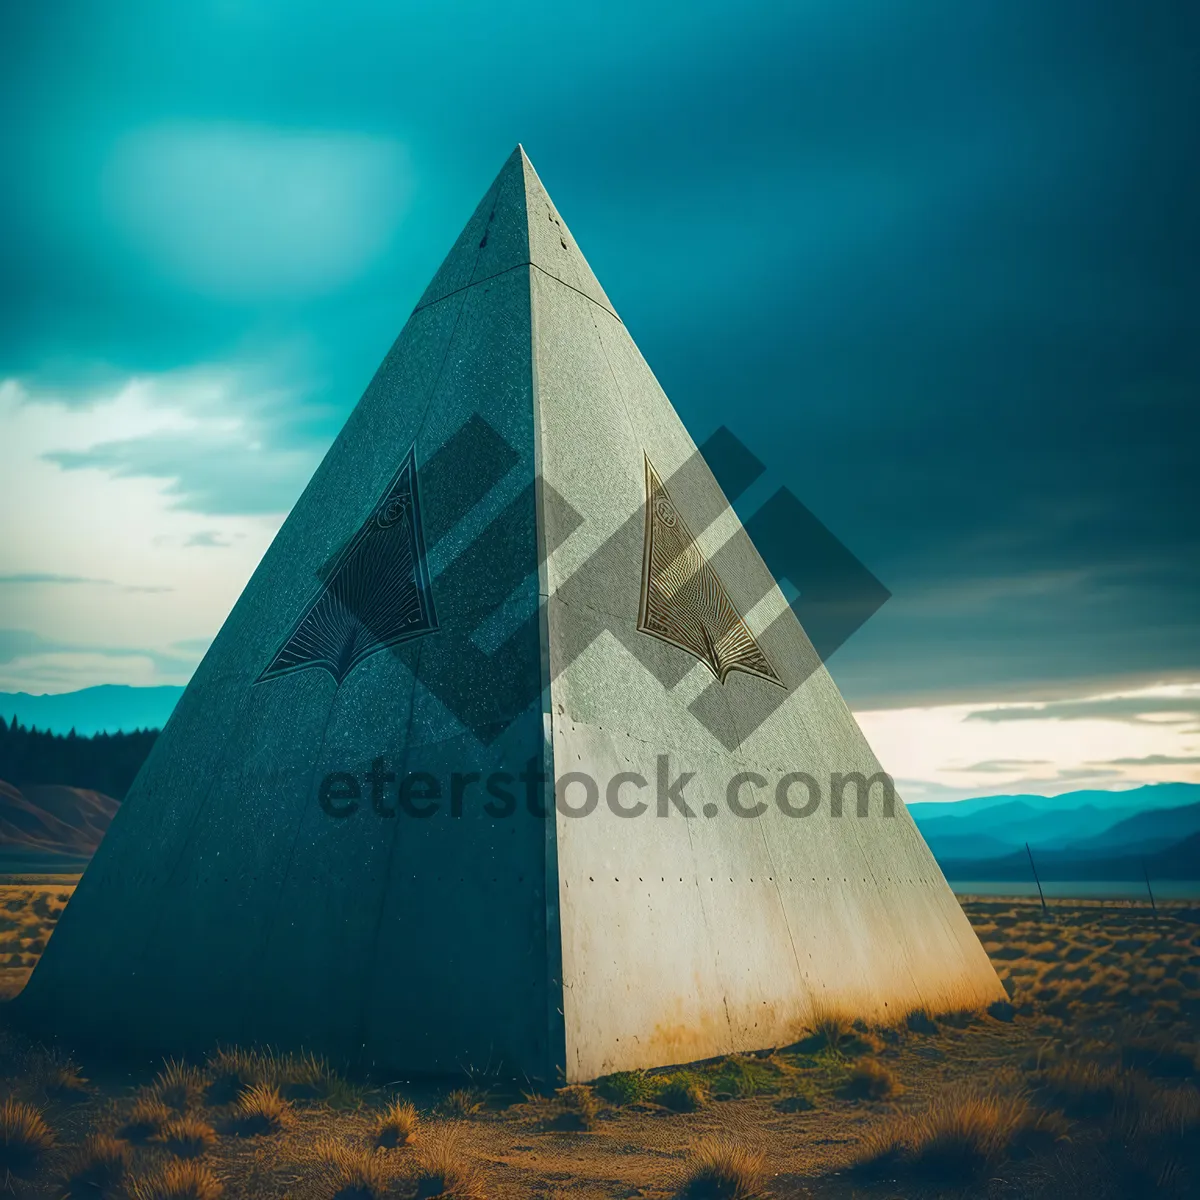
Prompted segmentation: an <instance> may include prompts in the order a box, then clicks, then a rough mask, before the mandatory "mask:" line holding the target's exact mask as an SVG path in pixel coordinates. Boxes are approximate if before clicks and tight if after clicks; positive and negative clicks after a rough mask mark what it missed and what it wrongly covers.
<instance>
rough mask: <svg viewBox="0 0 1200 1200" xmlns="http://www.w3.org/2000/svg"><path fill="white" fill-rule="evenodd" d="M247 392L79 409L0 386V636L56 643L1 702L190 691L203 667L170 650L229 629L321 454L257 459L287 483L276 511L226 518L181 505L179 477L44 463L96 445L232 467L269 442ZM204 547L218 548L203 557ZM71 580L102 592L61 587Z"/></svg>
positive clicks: (153, 395)
mask: <svg viewBox="0 0 1200 1200" xmlns="http://www.w3.org/2000/svg"><path fill="white" fill-rule="evenodd" d="M246 386H247V385H246V380H245V379H244V378H242V377H241V376H239V374H238V373H237V372H236V371H233V370H231V369H226V368H222V369H219V370H218V369H212V370H208V371H204V370H196V371H190V372H183V373H177V374H171V375H162V376H156V377H146V378H139V379H133V380H129V381H128V382H127V383H125V384H124V385H123V386H120V387H117V388H115V389H113V390H110V391H106V392H101V393H98V394H97V395H96V396H95V397H93V398H92V400H91V401H90V402H89V403H87V404H84V405H80V404H79V402H78V398H77V397H72V399H71V403H70V404H67V403H62V402H59V401H58V400H57V399H56V398H55V397H54V395H53V394H46V393H41V392H39V393H37V394H30V392H29V391H27V390H26V388H25V387H24V386H23V385H22V384H21V383H19V382H18V381H16V380H11V379H10V380H7V381H4V382H0V425H2V426H3V428H4V431H5V437H4V438H3V439H2V440H0V489H2V490H0V504H3V510H4V511H5V513H6V517H7V518H8V519H6V520H5V521H4V522H3V523H2V524H0V562H3V563H4V564H5V567H6V568H7V570H6V572H5V573H6V574H7V575H10V576H12V577H14V578H13V581H12V582H9V583H6V584H5V585H4V587H3V588H0V629H9V630H25V631H28V632H29V633H31V634H33V635H36V637H37V638H40V639H42V640H43V641H44V642H45V643H46V645H45V646H44V647H42V649H41V651H38V650H37V649H36V647H35V648H33V649H31V652H30V653H28V654H23V655H21V656H20V657H18V658H15V659H12V660H10V661H9V662H8V663H7V664H6V665H5V667H4V671H3V676H4V678H3V685H4V688H6V689H8V690H12V689H18V690H19V689H21V688H22V687H23V688H24V689H25V690H53V691H66V690H70V689H72V688H76V687H84V686H88V685H89V684H92V683H98V682H116V681H118V679H119V681H121V682H130V683H132V682H138V683H182V682H186V680H187V678H188V675H189V674H190V669H191V668H190V666H189V661H190V659H191V658H194V656H189V657H182V658H181V656H180V655H179V653H178V651H177V650H174V649H172V645H173V644H178V643H186V642H189V641H190V640H192V639H196V638H198V637H202V636H204V637H211V636H212V634H213V633H215V632H216V630H217V629H218V628H219V627H220V625H221V622H222V621H223V620H224V618H225V616H226V615H227V614H228V612H229V610H230V608H232V606H233V604H234V602H235V601H236V599H237V597H238V595H239V594H240V592H241V590H242V588H243V587H244V586H245V583H246V581H247V580H248V579H249V577H250V575H251V573H252V572H253V570H254V568H255V566H256V565H257V564H258V561H259V559H260V558H261V557H262V555H263V553H264V552H265V551H266V548H267V546H268V545H269V544H270V541H271V539H272V537H274V535H275V532H276V531H277V529H278V527H279V525H280V524H281V523H282V520H283V516H284V513H285V512H286V510H287V509H288V508H289V507H290V506H291V503H292V502H293V501H294V499H295V496H296V495H297V494H298V493H299V491H300V488H301V487H302V486H303V483H304V482H305V480H306V479H307V478H308V475H309V474H310V473H311V471H312V469H313V468H314V467H315V466H316V462H317V460H318V458H319V452H318V450H317V448H315V447H314V448H313V449H311V450H309V451H299V450H294V449H285V450H280V451H272V450H270V449H267V448H262V447H260V449H259V450H258V451H257V452H255V453H256V455H257V456H258V458H259V459H261V461H262V463H263V467H264V471H265V472H266V473H267V474H269V475H270V474H272V473H274V477H278V476H280V475H281V474H282V475H286V476H288V477H289V479H290V482H286V486H285V485H280V486H279V488H278V489H277V494H278V496H279V500H278V502H277V503H276V504H275V505H274V508H273V510H272V511H261V512H259V513H251V514H247V513H246V512H244V511H242V512H237V511H234V512H225V513H223V514H222V515H219V516H216V517H214V516H211V515H203V514H201V513H197V512H194V511H189V510H188V509H187V508H186V507H184V506H182V505H181V499H180V486H181V485H180V481H179V479H178V478H175V477H173V476H172V474H171V472H170V468H169V464H168V465H167V466H163V467H161V468H154V467H153V464H150V463H147V464H143V469H140V470H137V471H135V470H132V469H130V470H121V469H118V468H117V467H114V466H112V465H103V464H102V463H97V464H96V465H93V466H87V465H80V466H79V467H78V469H72V470H64V469H63V467H62V466H60V465H59V463H57V462H55V461H53V460H52V459H51V458H50V457H49V456H50V455H54V454H61V453H63V452H66V453H68V454H76V455H79V456H81V461H86V458H87V456H88V455H89V454H94V452H95V451H96V449H97V448H98V447H104V446H106V445H107V446H111V445H130V446H139V445H144V446H152V445H155V444H158V440H159V439H178V440H179V441H180V442H183V441H186V442H187V444H189V445H191V446H192V448H193V451H194V453H195V456H196V459H197V461H198V462H199V463H201V464H203V462H204V461H205V457H206V455H208V457H210V458H220V457H221V456H222V455H236V454H237V453H238V452H239V450H240V448H241V447H242V446H244V445H245V444H246V443H249V442H252V441H259V442H262V441H263V431H262V430H261V429H260V428H259V425H258V421H257V419H256V416H255V411H256V410H255V407H254V404H253V403H252V401H251V400H250V399H249V398H247V397H246V396H245V395H244V392H245V388H246ZM239 389H240V391H239ZM239 411H240V412H241V413H242V414H243V415H241V416H236V415H231V414H237V413H238V412H239ZM209 451H211V454H209ZM246 453H249V452H246ZM281 464H282V466H281ZM197 469H199V468H197ZM264 507H269V506H264ZM197 537H200V538H201V539H202V540H203V541H205V542H210V543H214V544H212V545H209V546H207V547H206V548H205V549H204V550H203V551H199V550H197V549H196V548H195V542H194V539H196V538H197ZM216 542H222V543H225V544H224V545H216V544H215V543H216ZM189 543H193V544H192V545H191V546H190V547H189ZM63 577H76V578H79V579H82V580H93V581H98V582H96V583H94V584H87V583H80V584H77V585H74V586H65V585H64V584H63V583H62V582H61V580H62V579H63ZM139 656H140V657H139Z"/></svg>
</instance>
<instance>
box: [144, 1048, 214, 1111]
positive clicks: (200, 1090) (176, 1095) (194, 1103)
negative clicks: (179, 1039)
mask: <svg viewBox="0 0 1200 1200" xmlns="http://www.w3.org/2000/svg"><path fill="white" fill-rule="evenodd" d="M150 1090H151V1092H152V1093H153V1094H154V1095H155V1096H157V1097H158V1099H159V1100H161V1101H162V1102H163V1104H165V1105H166V1106H167V1107H168V1108H173V1109H174V1110H175V1111H176V1112H187V1111H188V1110H189V1109H193V1108H199V1107H200V1105H201V1104H202V1103H203V1101H204V1075H203V1073H202V1072H201V1070H200V1068H199V1067H194V1066H192V1065H191V1063H185V1062H177V1061H176V1060H174V1059H168V1060H167V1062H166V1065H165V1066H164V1067H163V1069H162V1070H161V1071H160V1072H159V1073H158V1075H157V1076H156V1077H155V1080H154V1082H153V1083H152V1084H151V1085H150Z"/></svg>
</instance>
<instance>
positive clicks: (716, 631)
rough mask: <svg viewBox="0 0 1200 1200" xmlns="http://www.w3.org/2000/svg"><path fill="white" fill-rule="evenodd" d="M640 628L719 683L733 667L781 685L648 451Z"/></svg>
mask: <svg viewBox="0 0 1200 1200" xmlns="http://www.w3.org/2000/svg"><path fill="white" fill-rule="evenodd" d="M638 629H639V630H640V631H641V632H642V633H647V634H649V635H650V636H651V637H656V638H659V639H661V640H662V641H664V642H667V643H668V644H669V645H672V646H676V647H678V648H679V649H680V650H686V651H687V652H688V653H689V654H692V655H695V657H696V658H698V659H699V660H700V661H701V662H702V663H704V665H705V666H706V667H708V669H709V670H710V671H711V672H712V673H713V674H714V675H715V676H716V677H717V679H718V680H719V681H720V682H721V683H724V682H725V680H726V678H727V676H728V675H729V673H730V672H731V671H743V672H745V673H746V674H747V675H756V676H758V677H759V678H760V679H767V680H770V681H771V682H772V683H776V684H778V685H779V686H780V687H783V686H784V685H783V681H782V680H781V679H780V678H779V675H778V673H777V672H776V670H775V668H774V667H773V666H772V665H771V662H770V660H769V659H768V658H767V656H766V654H764V653H763V651H762V648H761V647H760V646H759V644H758V642H756V641H755V640H754V635H753V634H752V633H751V632H750V630H749V629H748V628H747V627H746V622H745V621H743V620H742V618H741V616H740V615H739V613H738V611H737V609H736V608H735V607H734V605H733V601H731V600H730V599H729V596H728V594H727V593H726V591H725V588H724V586H723V585H722V583H721V580H720V579H719V578H718V577H717V573H716V572H715V571H714V570H713V569H712V567H711V566H709V564H708V562H707V561H706V560H705V558H704V555H703V554H701V552H700V549H699V547H698V546H697V545H696V540H695V538H693V536H692V533H691V530H689V529H688V527H687V524H686V523H685V522H684V519H683V517H682V516H681V515H680V513H679V510H678V509H677V508H676V507H675V504H674V501H672V499H671V496H670V494H669V493H668V492H667V489H666V487H665V486H664V485H663V482H662V480H661V479H660V478H659V477H658V472H657V471H655V469H654V466H653V464H652V463H651V462H650V457H649V455H647V456H646V542H645V550H644V558H643V563H642V602H641V609H640V611H639V614H638Z"/></svg>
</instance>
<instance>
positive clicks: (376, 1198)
mask: <svg viewBox="0 0 1200 1200" xmlns="http://www.w3.org/2000/svg"><path fill="white" fill-rule="evenodd" d="M317 1154H318V1155H319V1156H320V1157H321V1158H323V1159H324V1160H325V1161H326V1162H327V1163H328V1164H329V1165H330V1167H332V1168H333V1180H332V1184H331V1190H330V1192H329V1197H330V1200H383V1198H384V1197H385V1196H386V1195H387V1194H388V1189H389V1187H390V1185H391V1175H390V1172H389V1170H388V1165H387V1159H386V1157H385V1156H383V1155H379V1154H373V1153H372V1152H371V1151H370V1150H365V1149H363V1148H362V1147H361V1146H348V1145H346V1144H345V1143H343V1142H337V1141H334V1140H333V1139H332V1138H326V1139H324V1140H322V1141H321V1142H319V1143H318V1144H317Z"/></svg>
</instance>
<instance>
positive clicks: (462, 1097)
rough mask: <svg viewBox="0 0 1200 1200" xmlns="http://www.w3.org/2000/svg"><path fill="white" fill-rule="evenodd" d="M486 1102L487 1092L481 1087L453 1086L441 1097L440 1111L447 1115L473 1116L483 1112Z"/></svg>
mask: <svg viewBox="0 0 1200 1200" xmlns="http://www.w3.org/2000/svg"><path fill="white" fill-rule="evenodd" d="M486 1103H487V1092H485V1091H484V1090H483V1089H482V1088H477V1087H465V1088H455V1089H454V1091H452V1092H447V1093H446V1096H445V1097H444V1098H443V1100H442V1111H443V1112H444V1113H445V1114H446V1115H447V1116H448V1117H474V1116H478V1115H479V1114H480V1113H481V1112H483V1106H484V1105H485V1104H486Z"/></svg>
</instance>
